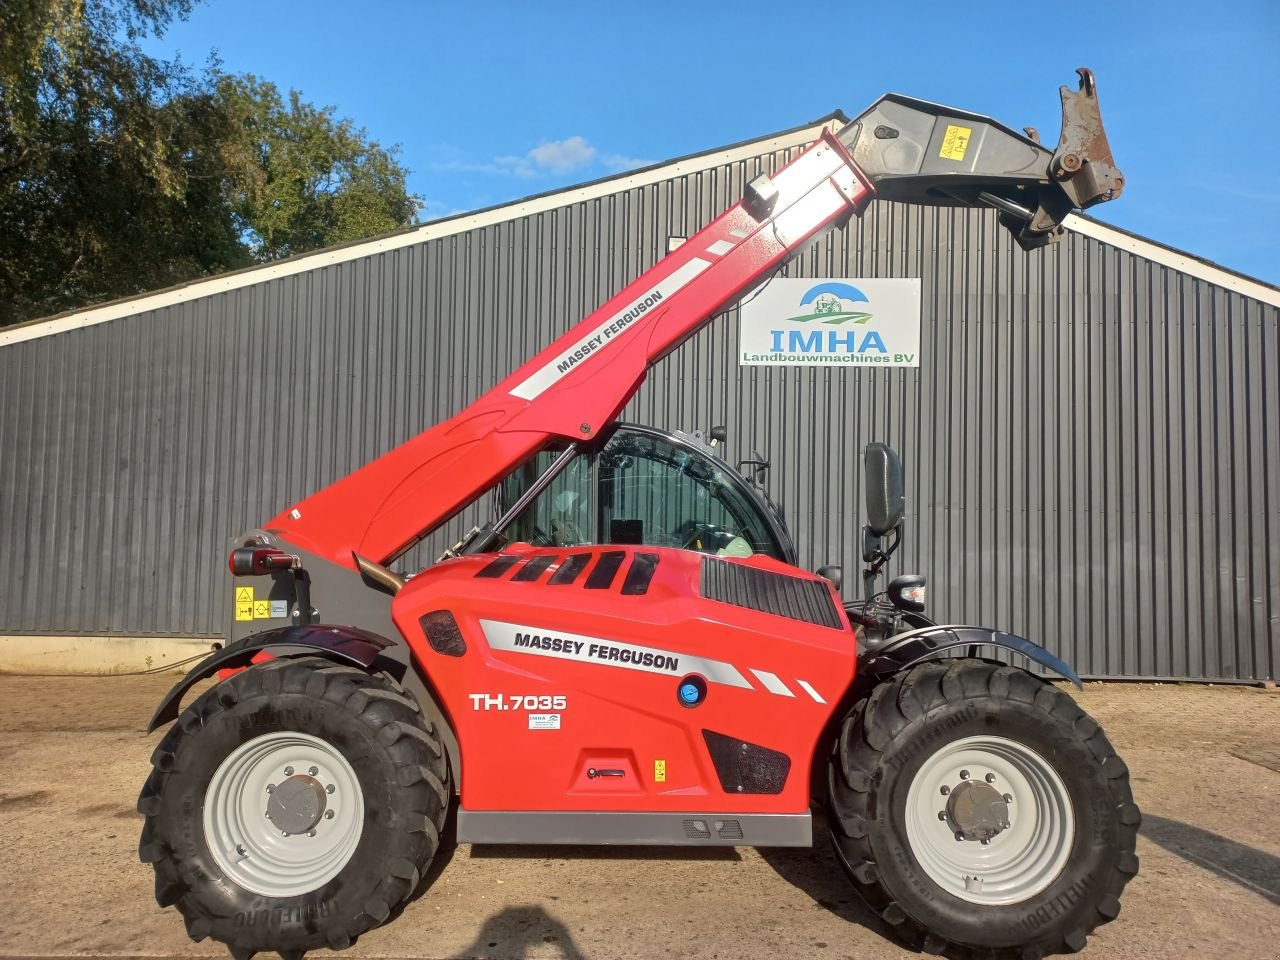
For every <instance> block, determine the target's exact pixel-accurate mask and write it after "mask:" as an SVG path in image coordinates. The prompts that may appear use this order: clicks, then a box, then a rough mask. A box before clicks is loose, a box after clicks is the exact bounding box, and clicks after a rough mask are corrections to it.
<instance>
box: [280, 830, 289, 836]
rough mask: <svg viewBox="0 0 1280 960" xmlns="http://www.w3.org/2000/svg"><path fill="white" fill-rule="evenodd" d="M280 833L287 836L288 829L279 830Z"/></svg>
mask: <svg viewBox="0 0 1280 960" xmlns="http://www.w3.org/2000/svg"><path fill="white" fill-rule="evenodd" d="M280 834H281V835H282V836H285V837H287V836H288V835H289V831H288V830H281V831H280Z"/></svg>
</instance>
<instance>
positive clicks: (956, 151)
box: [938, 123, 973, 160]
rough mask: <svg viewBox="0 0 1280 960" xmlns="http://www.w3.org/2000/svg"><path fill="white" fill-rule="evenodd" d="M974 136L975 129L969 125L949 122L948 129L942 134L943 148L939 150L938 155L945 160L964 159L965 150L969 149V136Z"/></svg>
mask: <svg viewBox="0 0 1280 960" xmlns="http://www.w3.org/2000/svg"><path fill="white" fill-rule="evenodd" d="M972 136H973V130H972V129H971V128H969V127H958V126H956V125H955V124H953V123H949V124H947V130H946V132H945V133H944V134H943V135H942V149H941V150H939V151H938V156H940V157H941V158H942V159H943V160H963V159H964V154H965V151H966V150H968V149H969V138H970V137H972Z"/></svg>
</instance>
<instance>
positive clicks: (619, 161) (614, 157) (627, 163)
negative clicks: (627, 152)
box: [600, 153, 654, 173]
mask: <svg viewBox="0 0 1280 960" xmlns="http://www.w3.org/2000/svg"><path fill="white" fill-rule="evenodd" d="M600 162H601V163H603V164H604V165H605V166H606V167H608V168H609V169H610V170H612V171H613V172H614V173H622V172H623V171H624V170H638V169H639V168H640V167H649V166H652V165H653V163H654V161H652V160H639V159H637V158H636V157H624V156H623V155H622V154H620V153H606V154H605V155H604V156H602V157H601V158H600Z"/></svg>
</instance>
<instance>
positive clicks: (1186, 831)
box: [1141, 811, 1280, 906]
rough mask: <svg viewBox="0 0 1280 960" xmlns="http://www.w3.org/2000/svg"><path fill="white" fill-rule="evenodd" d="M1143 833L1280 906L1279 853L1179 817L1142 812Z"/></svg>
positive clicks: (1152, 840)
mask: <svg viewBox="0 0 1280 960" xmlns="http://www.w3.org/2000/svg"><path fill="white" fill-rule="evenodd" d="M1141 832H1142V835H1143V836H1144V837H1146V838H1147V839H1148V840H1150V841H1151V842H1153V843H1156V844H1159V845H1160V846H1162V847H1164V848H1165V849H1166V850H1168V851H1169V852H1170V853H1172V854H1174V855H1176V856H1179V857H1181V858H1182V859H1183V860H1186V861H1187V862H1188V863H1194V864H1195V865H1196V866H1197V867H1201V868H1203V869H1205V870H1208V871H1209V872H1210V873H1214V874H1216V875H1218V876H1219V877H1222V878H1223V879H1224V880H1230V881H1231V882H1232V883H1237V884H1239V885H1240V886H1242V887H1244V888H1245V889H1246V890H1251V891H1253V892H1254V893H1256V894H1257V895H1258V896H1260V897H1265V898H1266V899H1267V900H1270V901H1271V902H1272V903H1273V904H1275V905H1276V906H1280V857H1276V856H1273V855H1272V854H1269V853H1266V852H1265V851H1262V850H1257V849H1254V848H1253V847H1250V846H1246V845H1245V844H1243V843H1237V842H1236V841H1234V840H1228V839H1227V838H1226V837H1222V836H1219V835H1218V834H1216V833H1210V832H1209V831H1208V830H1201V829H1200V828H1199V827H1193V826H1191V824H1189V823H1183V822H1182V821H1180V820H1166V819H1165V818H1164V817H1157V816H1156V815H1155V814H1151V813H1147V812H1145V811H1144V812H1143V814H1142V829H1141Z"/></svg>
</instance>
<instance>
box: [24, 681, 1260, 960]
mask: <svg viewBox="0 0 1280 960" xmlns="http://www.w3.org/2000/svg"><path fill="white" fill-rule="evenodd" d="M168 683H169V681H168V680H167V679H163V678H156V677H151V678H94V679H88V678H76V679H66V680H52V679H39V678H14V677H0V957H14V956H46V957H47V956H68V955H76V956H84V955H94V956H110V957H118V956H146V957H157V956H166V957H169V956H171V957H205V956H221V957H225V956H226V953H225V952H224V951H222V950H221V948H220V947H217V946H216V945H214V944H211V943H209V942H208V941H206V942H205V943H203V944H199V945H196V944H192V943H190V942H189V941H188V940H187V939H186V935H185V933H184V931H183V927H182V924H181V922H180V921H179V919H178V916H177V914H176V913H175V912H174V911H173V910H172V909H170V910H160V909H159V908H157V907H156V906H155V904H154V902H153V900H152V896H151V871H150V868H149V867H144V866H142V865H141V864H139V863H138V861H137V857H136V854H135V851H136V848H137V835H138V830H139V827H140V823H141V818H140V817H139V816H138V814H136V813H135V812H134V809H133V804H134V799H135V797H136V795H137V789H138V785H139V784H140V783H141V781H142V779H143V777H144V775H145V773H146V770H147V758H148V756H149V755H150V752H151V749H152V747H153V746H154V743H155V739H156V738H152V737H147V736H145V735H143V734H142V732H141V729H142V725H143V724H144V723H145V721H146V719H147V718H148V717H149V716H150V712H151V710H152V708H153V706H154V704H155V703H156V701H157V700H158V698H159V697H160V695H161V693H162V692H163V691H164V690H165V689H167V687H168ZM1080 699H1081V701H1082V703H1083V705H1084V706H1085V708H1086V709H1087V710H1089V711H1090V712H1091V713H1093V715H1094V716H1096V717H1097V718H1098V719H1099V720H1100V721H1101V722H1102V723H1103V724H1104V725H1105V726H1106V728H1107V730H1108V732H1109V733H1110V734H1111V737H1112V739H1113V740H1114V741H1115V743H1116V745H1117V747H1118V748H1119V750H1120V752H1121V754H1122V755H1123V756H1124V757H1125V759H1126V760H1127V761H1128V763H1129V766H1130V768H1131V769H1132V771H1133V779H1134V792H1135V794H1136V795H1137V799H1138V802H1139V804H1140V805H1141V806H1142V808H1143V813H1144V817H1145V823H1144V825H1143V828H1142V836H1141V837H1140V839H1139V846H1138V853H1139V856H1140V857H1141V860H1142V871H1141V873H1140V874H1139V876H1138V877H1137V878H1136V879H1135V880H1134V881H1133V883H1131V884H1130V886H1129V888H1128V891H1127V892H1126V895H1125V900H1124V911H1123V913H1122V914H1121V915H1120V918H1119V919H1118V920H1117V921H1115V922H1114V923H1112V924H1110V925H1109V926H1106V927H1104V928H1102V929H1101V930H1100V931H1099V932H1098V933H1097V934H1096V935H1095V937H1094V938H1093V939H1092V940H1091V941H1090V945H1089V947H1088V948H1087V950H1086V951H1085V953H1084V956H1085V957H1086V958H1089V957H1093V958H1122V960H1138V958H1143V960H1150V958H1177V957H1193V956H1194V957H1204V958H1232V960H1236V958H1275V957H1280V773H1276V772H1274V771H1273V770H1271V769H1269V768H1268V767H1266V766H1264V765H1262V763H1261V762H1253V761H1251V760H1248V759H1242V758H1241V756H1237V755H1233V753H1234V754H1241V755H1244V756H1256V757H1257V758H1258V759H1259V761H1262V760H1266V759H1267V758H1268V757H1273V756H1274V754H1275V748H1276V745H1277V743H1280V694H1271V693H1265V692H1262V691H1260V690H1253V689H1241V688H1224V687H1217V688H1209V687H1197V686H1181V685H1163V686H1159V685H1157V686H1151V685H1136V684H1129V685H1120V684H1114V685H1102V684H1090V685H1089V687H1088V689H1087V690H1086V691H1085V692H1084V694H1082V695H1081V698H1080ZM321 955H324V954H312V955H309V956H321ZM668 955H679V956H683V957H691V958H705V960H727V958H736V957H743V958H747V957H760V958H769V960H777V958H779V957H806V958H820V960H836V958H857V960H879V958H903V957H912V956H915V954H911V953H909V952H907V951H904V950H902V949H901V948H899V947H897V946H896V945H894V943H893V942H891V941H890V940H889V939H888V938H887V935H886V933H885V931H884V929H883V928H882V926H881V925H880V923H879V922H878V921H877V920H876V919H875V918H874V917H872V916H870V915H869V914H868V913H867V912H866V911H865V910H864V909H863V908H862V907H861V906H860V904H859V903H858V902H857V901H856V898H854V897H853V896H852V894H851V891H850V890H849V888H848V887H847V885H846V883H845V880H844V878H843V876H842V875H841V874H840V872H839V870H838V868H837V866H836V864H835V862H834V860H833V859H832V856H831V854H830V853H828V852H827V850H826V847H825V845H822V846H819V847H818V848H816V849H815V850H794V851H764V852H758V851H755V850H751V849H738V850H728V851H724V852H719V853H717V852H715V851H703V850H700V851H690V852H683V851H675V852H669V851H655V850H633V851H622V852H600V851H585V852H582V851H575V850H568V849H560V848H553V849H533V850H521V849H512V848H492V847H490V848H480V847H477V848H472V847H470V846H466V845H463V846H458V847H457V848H456V849H454V850H453V851H452V854H451V856H450V858H449V860H448V862H447V864H446V865H445V866H444V869H443V871H442V872H441V873H440V875H439V877H438V878H437V880H436V882H435V883H434V885H433V886H432V887H431V888H430V889H429V890H427V892H426V893H425V894H424V895H423V896H422V897H421V898H420V899H418V900H417V901H415V902H414V903H412V904H410V905H409V907H408V908H407V909H406V911H405V912H404V915H403V916H401V917H400V918H399V919H398V920H396V921H395V922H394V923H392V924H391V925H389V926H387V927H384V928H383V929H381V930H377V931H374V932H373V933H371V934H368V935H366V936H365V937H363V938H362V939H361V940H360V942H359V944H358V945H357V947H356V949H355V950H354V951H348V952H347V953H344V954H342V955H341V956H344V957H355V956H365V957H375V956H376V957H422V958H433V960H434V958H445V957H485V958H491V957H494V958H496V957H502V958H530V960H541V958H592V960H595V958H640V957H660V956H668Z"/></svg>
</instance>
